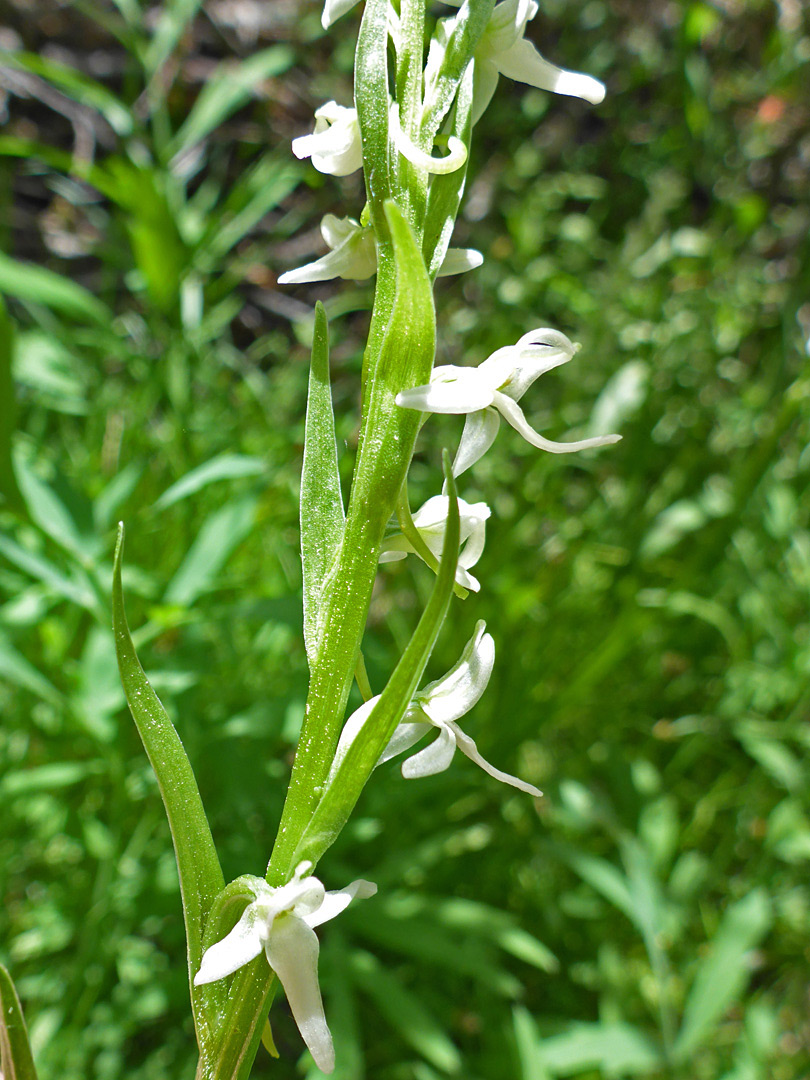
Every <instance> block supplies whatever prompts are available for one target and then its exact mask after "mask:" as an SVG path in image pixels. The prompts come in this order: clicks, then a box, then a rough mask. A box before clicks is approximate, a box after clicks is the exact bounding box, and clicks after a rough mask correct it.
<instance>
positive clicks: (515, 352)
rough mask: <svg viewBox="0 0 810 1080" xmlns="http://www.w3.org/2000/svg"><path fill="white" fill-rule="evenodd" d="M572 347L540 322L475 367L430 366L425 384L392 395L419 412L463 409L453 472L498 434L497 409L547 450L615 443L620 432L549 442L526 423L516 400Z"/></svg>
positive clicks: (567, 357)
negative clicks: (462, 429)
mask: <svg viewBox="0 0 810 1080" xmlns="http://www.w3.org/2000/svg"><path fill="white" fill-rule="evenodd" d="M577 349H578V346H576V345H574V344H573V342H571V341H569V339H568V338H567V337H566V336H565V334H561V333H560V332H559V330H550V329H548V328H545V327H541V328H539V329H537V330H532V331H531V332H530V333H528V334H524V335H523V337H522V338H521V339H520V341H518V342H517V344H516V345H509V346H507V347H506V348H503V349H498V350H497V351H496V352H494V353H493V354H492V355H491V356H490V357H488V358H487V359H486V360H484V362H483V363H482V364H479V365H478V367H477V368H468V367H457V366H456V365H454V364H447V365H445V366H443V367H437V368H435V369H434V371H433V374H432V375H431V377H430V382H429V383H427V384H426V385H424V386H415V387H413V389H411V390H403V391H402V392H401V393H400V394H397V398H396V402H397V405H401V406H402V407H403V408H406V409H420V410H422V411H423V412H433V413H467V414H468V415H467V422H466V424H465V425H464V432H463V434H462V436H461V443H460V445H459V448H458V453H457V454H456V459H455V461H454V462H453V475H454V476H460V475H461V473H463V472H464V470H465V469H469V467H470V466H471V465H473V464H475V462H476V461H478V460H479V458H481V457H483V455H484V454H485V453H486V452H487V450H488V449H489V448H490V446H492V443H493V442H494V441H495V436H496V435H497V434H498V427H499V424H500V420H499V416H498V414H499V413H500V415H501V416H503V418H504V419H505V420H506V421H507V423H509V424H511V425H512V427H513V428H514V429H515V430H516V431H518V432H520V434H521V435H522V436H523V438H524V439H525V440H526V441H527V442H529V443H531V444H532V446H536V447H538V448H539V449H541V450H548V451H550V452H551V453H552V454H567V453H571V452H572V451H574V450H586V449H588V448H589V447H594V446H607V445H608V444H609V443H615V442H618V441H619V439H620V438H621V436H620V435H599V436H597V437H596V438H592V439H580V440H579V441H578V442H570V443H561V442H553V441H552V440H551V439H546V438H545V437H544V436H543V435H540V434H539V433H538V432H536V431H535V430H534V428H533V427H531V425H530V424H529V422H528V421H527V419H526V417H525V416H524V415H523V410H522V409H521V408H520V406H519V405H518V401H519V400H520V398H521V397H522V396H523V394H524V393H525V392H526V390H528V388H529V387H530V386H531V385H532V383H533V382H534V381H535V379H537V378H538V376H540V375H542V374H543V373H544V372H546V371H551V369H552V368H555V367H559V365H560V364H565V363H567V361H568V360H570V359H571V357H572V356H573V355H574V353H575V352H576V351H577ZM496 410H497V411H496Z"/></svg>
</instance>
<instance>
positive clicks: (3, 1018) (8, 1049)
mask: <svg viewBox="0 0 810 1080" xmlns="http://www.w3.org/2000/svg"><path fill="white" fill-rule="evenodd" d="M0 1074H2V1076H3V1080H37V1071H36V1069H35V1068H34V1058H33V1056H32V1054H31V1044H30V1043H29V1042H28V1031H27V1030H26V1027H25V1018H24V1017H23V1011H22V1006H21V1005H20V999H19V998H18V997H17V991H16V990H15V988H14V983H13V982H12V979H11V976H10V975H9V973H8V971H7V970H6V969H5V968H4V967H3V965H2V964H0Z"/></svg>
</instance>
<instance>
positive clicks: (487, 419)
mask: <svg viewBox="0 0 810 1080" xmlns="http://www.w3.org/2000/svg"><path fill="white" fill-rule="evenodd" d="M500 426H501V418H500V416H499V415H498V413H497V412H496V411H495V410H494V409H480V410H479V411H478V412H473V413H470V414H469V415H468V417H467V420H466V422H465V424H464V431H463V432H462V433H461V442H460V443H459V444H458V450H457V451H456V459H455V461H454V462H453V476H461V474H462V473H463V472H465V471H466V470H467V469H469V467H470V466H471V465H474V464H475V463H476V461H479V460H480V459H481V458H482V457H483V456H484V454H485V453H486V452H487V450H489V448H490V446H492V444H493V443H494V442H495V436H496V435H497V434H498V428H499V427H500Z"/></svg>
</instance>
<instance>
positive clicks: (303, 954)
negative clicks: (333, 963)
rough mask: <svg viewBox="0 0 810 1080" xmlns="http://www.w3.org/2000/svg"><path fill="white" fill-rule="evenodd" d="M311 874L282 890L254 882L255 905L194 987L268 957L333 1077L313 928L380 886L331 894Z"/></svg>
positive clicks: (302, 871)
mask: <svg viewBox="0 0 810 1080" xmlns="http://www.w3.org/2000/svg"><path fill="white" fill-rule="evenodd" d="M311 869H312V863H309V862H304V863H301V865H300V866H299V867H298V868H297V869H296V871H295V874H294V876H293V878H292V881H289V882H288V883H287V884H286V885H282V886H281V887H280V888H273V887H272V886H271V885H268V884H267V882H266V881H264V879H263V878H252V879H251V882H250V883H251V886H252V888H253V892H254V896H255V899H254V900H253V901H252V902H251V903H250V904H248V906H247V907H246V908H245V910H244V912H243V913H242V916H241V918H240V919H239V922H238V923H237V924H236V926H235V927H234V928H233V930H231V932H230V933H229V934H228V935H227V936H226V937H224V938H223V939H222V941H218V942H217V943H216V945H212V946H211V948H210V949H206V951H205V953H204V955H203V958H202V962H201V964H200V970H199V971H198V972H197V974H196V975H195V976H194V985H195V986H201V985H202V984H203V983H211V982H216V981H217V980H218V979H224V978H225V976H226V975H232V974H233V972H234V971H236V970H238V968H240V967H243V966H244V965H245V964H249V963H250V961H251V960H254V959H255V958H256V957H257V956H258V955H259V954H260V953H261V952H262V951H264V954H265V956H266V957H267V963H268V964H269V965H270V967H271V968H272V969H273V971H274V972H275V973H276V975H277V976H278V980H279V982H280V983H281V985H282V987H283V988H284V993H285V994H286V995H287V1001H288V1002H289V1004H290V1009H291V1010H292V1014H293V1017H294V1019H295V1022H296V1024H297V1025H298V1030H299V1031H300V1032H301V1035H302V1037H303V1039H304V1042H305V1043H306V1044H307V1047H308V1049H309V1052H310V1053H311V1054H312V1057H313V1060H314V1061H315V1064H316V1065H317V1066H318V1068H319V1069H321V1070H322V1071H323V1072H332V1070H333V1069H334V1067H335V1052H334V1049H333V1046H332V1036H331V1034H330V1032H329V1028H328V1027H327V1025H326V1017H325V1016H324V1012H323V1002H322V1000H321V991H320V987H319V986H318V948H319V946H318V938H317V937H316V935H315V931H314V929H313V927H316V926H320V925H321V923H324V922H326V921H327V920H328V919H334V917H335V916H336V915H339V914H340V913H341V911H343V910H344V909H345V908H347V907H348V906H349V904H350V903H351V901H352V900H354V898H355V897H357V896H359V897H361V898H365V897H368V896H373V895H374V893H375V892H376V891H377V886H376V885H374V884H372V883H371V882H370V881H363V880H362V879H360V880H358V881H353V882H352V883H351V885H348V886H347V887H346V888H345V889H338V890H337V891H335V892H326V890H325V889H324V887H323V885H322V884H321V883H320V881H318V879H317V878H316V877H307V876H305V875H307V874H308V872H309V871H310V870H311Z"/></svg>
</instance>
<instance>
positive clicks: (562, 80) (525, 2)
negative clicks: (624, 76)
mask: <svg viewBox="0 0 810 1080" xmlns="http://www.w3.org/2000/svg"><path fill="white" fill-rule="evenodd" d="M446 2H447V3H449V4H451V5H452V6H454V7H458V2H456V0H446ZM459 2H460V0H459ZM537 11H538V4H537V0H502V3H500V4H498V5H497V6H496V7H495V10H494V11H493V12H492V15H491V16H490V19H489V22H488V23H487V26H486V29H485V30H484V33H483V34H482V35H481V40H480V41H479V43H478V46H477V48H476V50H475V90H474V96H473V120H474V121H478V120H479V119H480V118H481V116H482V114H483V112H484V110H485V109H486V107H487V105H489V103H490V101H491V100H492V95H493V94H494V93H495V87H496V86H497V85H498V79H499V78H500V76H501V75H505V76H506V77H507V78H508V79H514V80H515V82H522V83H527V84H528V85H529V86H536V87H538V88H539V89H541V90H551V91H552V92H553V93H555V94H566V95H568V96H569V97H578V98H584V100H585V101H589V102H590V103H591V104H592V105H598V104H599V102H600V101H602V100H603V99H604V96H605V87H604V85H603V84H602V83H601V82H599V80H598V79H594V78H592V77H591V76H590V75H581V74H580V73H579V72H576V71H566V70H565V69H564V68H559V67H557V66H556V65H555V64H552V63H550V62H549V61H548V60H545V59H544V58H543V57H542V56H541V55H540V53H539V52H538V51H537V49H536V48H535V46H534V45H533V44H532V43H531V41H526V40H525V38H524V36H523V35H524V34H525V33H526V24H527V23H528V22H529V21H530V20H531V19H533V18H534V17H535V15H536V14H537ZM454 22H455V17H454V18H452V19H446V20H444V19H443V20H441V23H447V26H446V27H443V29H442V32H441V35H440V36H439V44H440V46H441V44H442V43H446V41H447V39H448V38H449V36H450V33H451V31H452V29H453V24H454ZM440 51H441V52H443V49H437V54H438V52H440ZM438 59H440V57H439V56H438V55H437V57H436V58H434V61H433V66H432V67H431V71H433V69H434V68H435V67H436V63H437V60H438ZM429 61H430V57H429ZM428 66H429V67H430V63H429V65H428ZM426 86H430V83H429V82H428V80H426ZM427 104H428V101H427V99H426V105H427Z"/></svg>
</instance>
